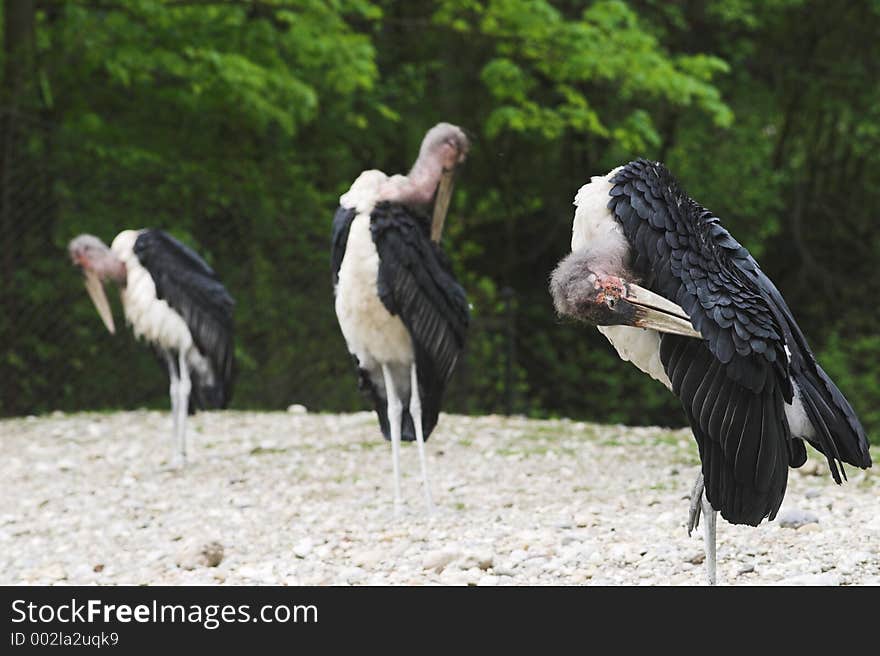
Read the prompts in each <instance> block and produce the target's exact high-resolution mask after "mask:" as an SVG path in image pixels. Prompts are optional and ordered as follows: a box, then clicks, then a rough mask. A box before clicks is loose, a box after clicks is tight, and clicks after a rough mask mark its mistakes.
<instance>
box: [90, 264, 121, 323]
mask: <svg viewBox="0 0 880 656" xmlns="http://www.w3.org/2000/svg"><path fill="white" fill-rule="evenodd" d="M85 283H86V291H87V292H88V293H89V298H91V299H92V303H94V304H95V309H96V310H97V311H98V315H99V316H100V317H101V321H103V322H104V325H105V326H107V330H109V331H110V334H111V335H115V334H116V326H115V325H114V323H113V312H112V311H111V310H110V302H109V301H108V300H107V293H106V291H105V290H104V283H103V282H101V278H100V277H99V276H98V274H97V273H96V272H95V271H89V270H86V271H85Z"/></svg>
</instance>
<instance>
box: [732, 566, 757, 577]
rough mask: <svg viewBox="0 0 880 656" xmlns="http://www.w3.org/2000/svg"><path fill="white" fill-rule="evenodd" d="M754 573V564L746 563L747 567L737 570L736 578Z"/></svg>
mask: <svg viewBox="0 0 880 656" xmlns="http://www.w3.org/2000/svg"><path fill="white" fill-rule="evenodd" d="M754 571H755V563H748V564H747V565H743V566H742V567H740V568H739V571H738V572H737V573H736V575H737V576H742V575H743V574H751V573H752V572H754Z"/></svg>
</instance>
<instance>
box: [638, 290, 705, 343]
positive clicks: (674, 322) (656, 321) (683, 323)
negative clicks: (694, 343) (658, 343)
mask: <svg viewBox="0 0 880 656" xmlns="http://www.w3.org/2000/svg"><path fill="white" fill-rule="evenodd" d="M624 300H626V301H627V302H628V303H630V305H632V306H633V307H634V308H635V311H636V312H635V317H636V318H635V321H633V325H634V326H638V327H639V328H651V329H653V330H657V331H659V332H661V333H672V334H673V335H683V336H684V337H696V338H702V335H701V334H700V333H699V332H698V331H696V330H694V327H693V326H692V325H691V320H690V319H689V318H688V315H687V313H686V312H685V311H684V310H683V309H682V308H681V306H679V305H678V304H676V303H673V302H672V301H670V300H669V299H668V298H664V297H662V296H660V295H659V294H655V293H654V292H652V291H649V290H647V289H645V288H644V287H639V286H638V285H633V284H632V283H630V284H627V285H626V296H625V297H624Z"/></svg>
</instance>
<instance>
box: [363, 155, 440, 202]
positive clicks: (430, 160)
mask: <svg viewBox="0 0 880 656" xmlns="http://www.w3.org/2000/svg"><path fill="white" fill-rule="evenodd" d="M447 151H449V152H447ZM455 158H456V153H455V152H454V151H453V149H452V148H450V147H448V146H444V147H443V148H442V149H441V150H440V152H430V153H429V152H423V153H419V158H418V159H417V160H416V163H415V164H413V167H412V168H411V169H410V171H409V173H408V174H407V175H406V176H394V177H393V178H390V179H389V180H388V181H387V182H386V183H385V185H384V186H383V188H382V190H381V192H380V200H390V201H393V202H397V203H403V204H405V205H430V204H431V200H432V199H433V198H434V192H435V191H437V185H438V184H439V183H440V176H441V175H443V169H444V164H446V165H447V167H448V168H451V167H453V166H455Z"/></svg>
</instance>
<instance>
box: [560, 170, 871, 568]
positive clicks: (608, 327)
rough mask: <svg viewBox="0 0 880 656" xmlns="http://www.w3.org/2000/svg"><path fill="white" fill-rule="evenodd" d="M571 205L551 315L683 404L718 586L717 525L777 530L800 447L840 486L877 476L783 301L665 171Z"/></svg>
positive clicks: (597, 187) (848, 413) (583, 195)
mask: <svg viewBox="0 0 880 656" xmlns="http://www.w3.org/2000/svg"><path fill="white" fill-rule="evenodd" d="M574 204H575V205H576V207H577V209H576V211H575V216H574V226H573V234H572V240H571V249H572V252H571V254H570V255H569V256H567V257H566V258H565V259H563V260H562V261H561V262H560V263H559V265H558V267H557V268H556V270H555V271H554V272H553V275H552V278H551V282H550V291H551V295H552V296H553V299H554V303H555V305H556V309H557V311H558V312H559V314H560V315H566V316H570V317H574V318H576V319H579V320H582V321H585V322H587V323H590V324H594V325H597V326H599V331H600V332H602V334H604V335H605V337H606V338H608V340H609V341H610V342H611V344H612V345H613V346H614V348H615V349H616V350H617V353H618V354H619V355H620V357H621V358H622V359H624V360H629V361H630V362H632V363H633V364H634V365H635V366H636V367H638V368H639V369H641V370H642V371H643V372H645V373H646V374H648V375H649V376H651V377H653V378H655V379H656V380H658V381H660V382H661V383H663V384H664V385H666V387H668V388H669V389H670V390H671V391H672V392H673V393H674V394H675V395H676V396H678V397H679V398H680V399H681V401H682V404H683V406H684V411H685V414H686V415H687V418H688V421H689V423H690V425H691V428H692V430H693V433H694V437H695V438H696V440H697V445H698V447H699V452H700V460H701V462H702V471H701V474H700V476H699V477H698V479H697V483H696V485H695V487H694V491H693V494H692V497H691V506H690V516H689V520H688V533H689V534H690V532H691V531H692V530H693V529H694V528H695V527H696V526H697V525H698V523H699V519H700V511H701V510H702V512H703V514H704V516H705V521H704V539H705V543H706V552H707V559H706V561H707V574H708V578H709V582H710V583H714V582H715V513H716V511H721V516H722V517H723V518H724V519H726V520H727V521H729V522H731V523H733V524H748V525H751V526H757V525H758V524H760V523H761V521H762V520H763V519H764V518H767V517H769V519H771V520H772V519H773V518H774V517H775V516H776V513H777V511H778V510H779V506H780V505H781V504H782V498H783V496H784V494H785V487H786V483H787V480H788V468H789V467H800V466H801V465H803V464H804V462H805V461H806V458H807V452H806V448H805V446H804V441H807V442H809V443H810V444H811V445H812V446H813V447H814V448H815V449H817V450H819V451H820V452H821V453H822V454H823V455H824V456H825V457H826V458H827V460H828V466H829V468H830V470H831V475H832V476H833V477H834V480H835V481H836V482H837V483H840V482H841V476H843V477H844V478H845V477H846V474H845V472H844V471H843V467H842V463H848V464H851V465H854V466H856V467H862V468H867V467H870V466H871V458H870V456H869V454H868V440H867V437H866V436H865V431H864V429H863V428H862V425H861V424H860V423H859V420H858V418H857V417H856V414H855V412H854V411H853V409H852V407H851V406H850V404H849V403H848V402H847V400H846V399H845V398H844V397H843V395H842V394H841V393H840V391H839V390H838V389H837V387H836V386H835V384H834V382H833V381H832V380H831V378H829V377H828V375H827V374H826V373H825V372H824V371H823V370H822V368H821V367H820V366H819V363H818V362H816V358H815V357H814V356H813V353H812V351H811V350H810V347H809V345H808V344H807V340H806V338H805V337H804V334H803V333H802V332H801V330H800V328H798V325H797V323H796V322H795V320H794V317H793V316H792V314H791V311H790V310H789V309H788V306H787V305H786V304H785V301H784V300H783V298H782V294H780V293H779V290H777V289H776V287H775V286H774V285H773V283H772V282H771V281H770V279H769V278H768V277H767V276H766V275H764V272H763V271H761V268H760V267H759V266H758V263H757V262H756V261H755V260H754V258H752V256H751V255H750V254H749V252H748V251H747V250H746V249H745V248H744V247H742V246H741V245H740V244H739V243H738V242H737V241H736V240H735V239H734V238H733V237H732V236H731V235H730V233H729V232H727V230H725V229H724V228H723V227H722V225H721V223H720V221H719V220H718V218H717V217H715V216H714V215H713V214H712V213H711V212H710V211H709V210H707V209H705V208H703V207H702V206H700V205H699V204H698V203H696V202H695V201H693V200H692V199H691V198H689V197H688V196H687V195H686V194H685V193H684V192H683V191H682V189H681V188H680V187H679V185H678V183H677V182H676V180H675V179H674V178H673V177H672V175H671V174H670V173H669V171H668V170H667V169H666V167H664V166H663V165H662V164H660V163H656V162H648V161H645V160H638V161H635V162H630V163H629V164H627V165H626V166H622V167H620V168H618V169H615V170H614V171H612V172H611V173H609V174H608V175H607V176H600V177H594V178H592V181H591V182H589V183H588V184H586V185H584V186H583V187H581V189H580V191H579V192H578V193H577V196H576V198H575V202H574ZM640 285H641V286H640Z"/></svg>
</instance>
